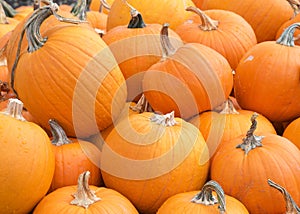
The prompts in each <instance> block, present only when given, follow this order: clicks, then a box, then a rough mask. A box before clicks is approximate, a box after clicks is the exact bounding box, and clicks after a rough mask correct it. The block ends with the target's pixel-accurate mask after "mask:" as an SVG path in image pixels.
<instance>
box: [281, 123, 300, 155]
mask: <svg viewBox="0 0 300 214" xmlns="http://www.w3.org/2000/svg"><path fill="white" fill-rule="evenodd" d="M282 136H283V137H285V138H287V139H289V140H290V141H291V142H292V143H294V144H295V145H296V146H297V147H298V149H300V118H296V119H295V120H293V121H292V122H291V123H289V124H288V125H287V126H286V127H285V129H284V131H283V134H282Z"/></svg>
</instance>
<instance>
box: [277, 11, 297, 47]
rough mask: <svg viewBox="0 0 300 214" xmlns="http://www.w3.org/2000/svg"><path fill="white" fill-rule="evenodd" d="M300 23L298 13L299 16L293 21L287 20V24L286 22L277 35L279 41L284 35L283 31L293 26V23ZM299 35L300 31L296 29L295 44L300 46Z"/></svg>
mask: <svg viewBox="0 0 300 214" xmlns="http://www.w3.org/2000/svg"><path fill="white" fill-rule="evenodd" d="M297 22H300V13H298V14H297V15H295V17H293V18H292V19H289V20H287V21H286V22H284V23H283V24H282V25H281V26H280V27H279V28H278V30H277V33H276V37H275V38H276V39H278V38H279V37H280V36H281V34H282V33H283V31H284V30H285V29H286V28H287V27H289V26H290V25H292V24H293V23H297ZM299 33H300V30H299V29H295V33H294V43H295V45H300V40H299V36H300V35H299Z"/></svg>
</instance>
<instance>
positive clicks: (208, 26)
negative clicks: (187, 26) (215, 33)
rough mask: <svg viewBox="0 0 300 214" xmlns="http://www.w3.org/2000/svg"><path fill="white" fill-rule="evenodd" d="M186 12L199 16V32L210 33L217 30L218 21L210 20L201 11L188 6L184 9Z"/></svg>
mask: <svg viewBox="0 0 300 214" xmlns="http://www.w3.org/2000/svg"><path fill="white" fill-rule="evenodd" d="M186 11H191V12H194V13H196V14H197V15H199V17H200V19H201V23H202V24H201V25H200V26H199V27H200V29H201V30H204V31H210V30H216V29H218V25H219V21H216V20H213V19H211V18H210V17H209V16H208V15H206V14H205V13H204V12H203V11H202V10H200V9H199V8H197V7H193V6H189V7H187V8H186Z"/></svg>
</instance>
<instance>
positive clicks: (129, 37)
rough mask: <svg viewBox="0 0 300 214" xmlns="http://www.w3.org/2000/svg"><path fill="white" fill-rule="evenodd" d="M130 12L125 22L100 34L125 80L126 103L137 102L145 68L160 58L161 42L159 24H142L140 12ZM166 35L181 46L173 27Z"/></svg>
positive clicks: (181, 43) (140, 92)
mask: <svg viewBox="0 0 300 214" xmlns="http://www.w3.org/2000/svg"><path fill="white" fill-rule="evenodd" d="M129 7H131V6H130V5H129ZM131 8H132V7H131ZM131 15H132V18H131V19H130V22H129V24H128V25H122V26H118V27H115V28H113V29H111V30H109V31H108V32H107V33H106V34H105V35H104V36H103V37H102V38H103V40H104V42H106V44H107V45H108V46H109V48H110V50H111V51H112V53H113V54H114V56H115V58H116V60H117V62H118V65H119V67H120V69H121V71H122V73H123V75H124V77H125V79H126V84H127V90H128V93H127V101H129V102H130V101H137V100H138V99H139V98H140V97H141V94H142V92H143V90H142V79H143V76H144V73H145V71H146V70H147V69H148V68H150V66H151V65H153V64H154V63H156V62H158V61H159V60H160V59H161V57H162V48H161V45H160V44H161V43H160V37H161V29H162V26H161V25H160V24H145V23H144V21H143V17H142V14H141V13H140V12H138V11H136V10H135V9H134V8H132V14H131ZM169 38H170V40H171V43H172V44H173V46H174V47H176V48H177V47H180V46H181V45H183V42H182V41H181V39H180V37H179V36H178V35H177V34H176V33H175V32H174V31H173V30H170V32H169ZM149 44H151V45H149ZM120 50H123V51H120Z"/></svg>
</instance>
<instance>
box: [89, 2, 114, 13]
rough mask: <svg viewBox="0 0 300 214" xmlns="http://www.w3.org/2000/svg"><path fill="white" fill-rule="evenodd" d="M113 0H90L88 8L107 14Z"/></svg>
mask: <svg viewBox="0 0 300 214" xmlns="http://www.w3.org/2000/svg"><path fill="white" fill-rule="evenodd" d="M113 2H114V0H92V1H91V3H90V10H92V11H98V12H101V13H105V14H108V13H109V11H110V6H111V5H112V3H113Z"/></svg>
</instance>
